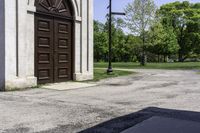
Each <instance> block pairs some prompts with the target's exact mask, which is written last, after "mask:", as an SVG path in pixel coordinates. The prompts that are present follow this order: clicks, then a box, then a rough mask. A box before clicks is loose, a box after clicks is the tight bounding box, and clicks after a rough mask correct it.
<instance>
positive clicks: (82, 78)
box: [73, 73, 94, 81]
mask: <svg viewBox="0 0 200 133" xmlns="http://www.w3.org/2000/svg"><path fill="white" fill-rule="evenodd" d="M93 78H94V75H93V73H84V74H82V73H76V74H74V75H73V79H74V80H75V81H86V80H92V79H93Z"/></svg>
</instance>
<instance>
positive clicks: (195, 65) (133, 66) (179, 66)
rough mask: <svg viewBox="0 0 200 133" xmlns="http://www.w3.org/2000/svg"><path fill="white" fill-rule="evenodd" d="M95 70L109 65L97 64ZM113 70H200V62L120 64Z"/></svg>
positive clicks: (116, 64)
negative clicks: (141, 64) (144, 64)
mask: <svg viewBox="0 0 200 133" xmlns="http://www.w3.org/2000/svg"><path fill="white" fill-rule="evenodd" d="M94 66H95V68H107V66H108V63H102V62H101V63H95V64H94ZM112 66H113V68H124V69H137V68H139V69H200V62H183V63H147V65H146V66H140V64H139V63H132V62H127V63H125V62H118V63H113V64H112Z"/></svg>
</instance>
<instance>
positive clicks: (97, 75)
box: [93, 69, 134, 81]
mask: <svg viewBox="0 0 200 133" xmlns="http://www.w3.org/2000/svg"><path fill="white" fill-rule="evenodd" d="M130 74H134V72H129V71H120V70H115V71H114V72H113V73H111V74H107V72H106V69H94V80H93V81H99V80H101V79H106V78H113V77H118V76H126V75H130Z"/></svg>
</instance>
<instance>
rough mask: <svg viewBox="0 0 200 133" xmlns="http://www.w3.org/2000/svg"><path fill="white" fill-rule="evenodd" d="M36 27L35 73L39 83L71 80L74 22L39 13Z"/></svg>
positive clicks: (36, 17)
mask: <svg viewBox="0 0 200 133" xmlns="http://www.w3.org/2000/svg"><path fill="white" fill-rule="evenodd" d="M35 29H36V30H35V50H36V51H35V53H36V55H35V59H36V60H35V64H36V65H35V74H36V76H37V78H38V83H42V84H43V83H53V82H63V81H68V80H71V79H72V32H71V31H72V22H71V21H70V20H66V19H62V18H58V17H55V16H47V15H41V14H37V15H36V16H35Z"/></svg>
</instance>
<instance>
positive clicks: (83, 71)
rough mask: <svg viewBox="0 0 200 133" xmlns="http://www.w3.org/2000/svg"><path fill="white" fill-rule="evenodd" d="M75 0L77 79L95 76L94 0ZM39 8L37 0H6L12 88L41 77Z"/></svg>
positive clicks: (7, 56)
mask: <svg viewBox="0 0 200 133" xmlns="http://www.w3.org/2000/svg"><path fill="white" fill-rule="evenodd" d="M17 1H18V3H16V2H17ZM72 3H73V7H74V12H75V16H74V17H75V23H74V27H75V29H74V31H75V33H74V38H75V39H74V41H75V42H74V45H75V49H74V55H75V60H74V65H73V66H74V72H73V75H74V76H73V78H74V80H88V79H92V78H93V8H92V7H93V0H72ZM17 5H18V10H17V9H16V8H17ZM16 10H17V11H16ZM35 11H36V8H35V6H34V0H26V1H25V0H15V1H13V0H6V1H5V46H6V47H5V53H6V54H5V60H6V65H5V66H6V70H5V73H6V74H5V75H6V76H5V80H6V81H5V83H6V88H8V89H9V88H24V87H31V86H35V85H37V77H34V70H35V68H34V66H35V65H34V59H35V56H34V52H35V51H34V44H35V42H34V30H35V28H34V13H35ZM17 18H18V19H17ZM17 20H18V21H17ZM17 27H18V28H17ZM17 45H18V47H17Z"/></svg>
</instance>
